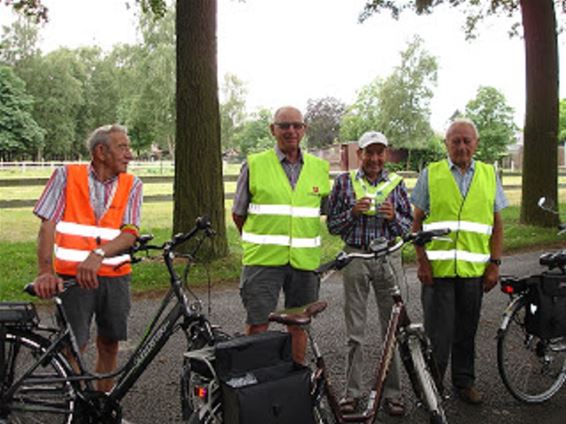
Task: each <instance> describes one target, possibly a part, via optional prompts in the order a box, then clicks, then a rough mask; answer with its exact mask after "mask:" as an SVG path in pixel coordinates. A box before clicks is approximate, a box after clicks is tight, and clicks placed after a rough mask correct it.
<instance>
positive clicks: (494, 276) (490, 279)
mask: <svg viewBox="0 0 566 424" xmlns="http://www.w3.org/2000/svg"><path fill="white" fill-rule="evenodd" d="M482 280H483V291H484V293H487V292H489V291H490V290H491V289H492V288H494V287H495V286H496V285H497V281H498V280H499V267H498V266H497V265H496V264H492V263H490V264H489V265H488V266H487V268H486V269H485V272H484V273H483V279H482Z"/></svg>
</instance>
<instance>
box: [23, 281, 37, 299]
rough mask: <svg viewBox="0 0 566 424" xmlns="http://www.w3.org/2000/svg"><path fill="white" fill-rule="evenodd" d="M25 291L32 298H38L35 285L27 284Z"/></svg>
mask: <svg viewBox="0 0 566 424" xmlns="http://www.w3.org/2000/svg"><path fill="white" fill-rule="evenodd" d="M24 291H25V292H26V293H27V294H29V295H30V296H36V294H35V288H34V287H33V283H28V284H26V286H25V287H24Z"/></svg>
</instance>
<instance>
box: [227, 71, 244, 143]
mask: <svg viewBox="0 0 566 424" xmlns="http://www.w3.org/2000/svg"><path fill="white" fill-rule="evenodd" d="M221 92H222V100H221V104H220V129H221V133H220V139H221V141H222V149H223V150H230V149H235V148H237V145H236V143H235V141H234V140H235V135H236V133H237V132H238V129H240V127H241V125H242V123H243V122H244V120H245V119H246V94H247V89H246V85H245V84H244V82H243V81H242V80H240V79H239V78H238V77H237V76H236V75H234V74H226V75H224V83H223V84H222V90H221Z"/></svg>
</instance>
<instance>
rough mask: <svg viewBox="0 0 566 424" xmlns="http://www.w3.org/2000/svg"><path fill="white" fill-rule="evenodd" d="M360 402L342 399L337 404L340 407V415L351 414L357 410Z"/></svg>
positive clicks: (354, 399) (347, 398)
mask: <svg viewBox="0 0 566 424" xmlns="http://www.w3.org/2000/svg"><path fill="white" fill-rule="evenodd" d="M359 403H360V400H359V399H358V398H351V397H344V398H342V399H340V402H338V406H340V413H342V414H353V413H354V412H355V411H356V409H357V408H358V404H359Z"/></svg>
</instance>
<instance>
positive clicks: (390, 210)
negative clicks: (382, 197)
mask: <svg viewBox="0 0 566 424" xmlns="http://www.w3.org/2000/svg"><path fill="white" fill-rule="evenodd" d="M377 212H379V215H380V216H381V217H383V218H385V219H386V220H388V221H393V220H394V219H395V208H394V207H393V203H391V202H390V201H389V200H386V201H385V202H383V203H382V204H381V206H380V207H379V209H378V210H377Z"/></svg>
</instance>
